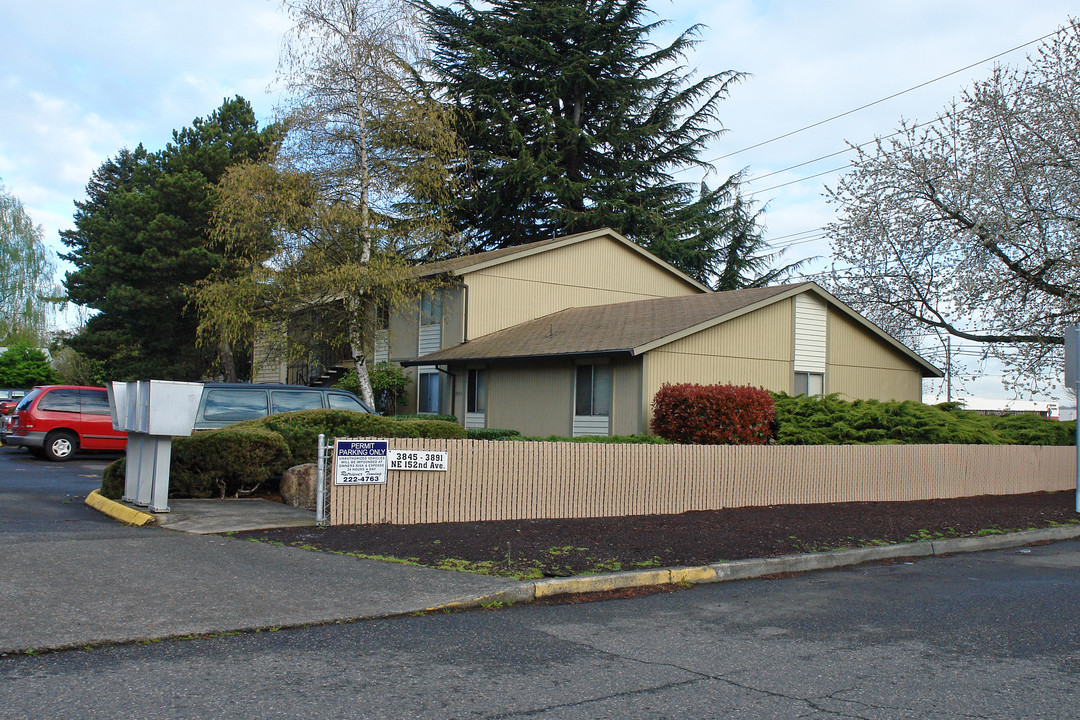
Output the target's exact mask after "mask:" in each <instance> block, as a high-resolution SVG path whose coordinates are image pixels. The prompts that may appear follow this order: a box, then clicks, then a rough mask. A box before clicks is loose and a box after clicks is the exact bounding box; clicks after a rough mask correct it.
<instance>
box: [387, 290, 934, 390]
mask: <svg viewBox="0 0 1080 720" xmlns="http://www.w3.org/2000/svg"><path fill="white" fill-rule="evenodd" d="M804 292H809V293H813V294H815V295H817V296H819V297H820V298H821V299H823V300H825V301H826V302H828V303H829V304H830V305H833V306H834V307H836V308H838V309H839V310H840V311H841V312H843V313H844V314H845V315H847V316H848V317H850V318H851V319H852V320H855V321H856V322H858V323H859V324H860V325H862V326H863V327H864V328H866V329H867V330H868V331H870V332H871V333H872V334H874V335H876V336H877V337H879V338H880V339H882V340H884V341H886V342H887V343H888V344H889V345H891V346H892V347H893V348H894V349H895V350H896V351H897V352H899V353H900V354H902V355H904V356H905V357H907V358H908V359H910V360H911V361H913V362H915V363H916V364H918V365H919V367H920V368H921V370H922V374H923V376H924V377H941V376H942V373H941V371H940V370H938V369H937V368H935V367H934V366H933V365H931V364H930V363H928V362H927V361H926V360H924V359H923V358H922V357H920V356H919V355H918V354H916V353H915V352H913V351H912V350H911V349H910V348H908V347H907V346H905V345H904V344H902V343H901V342H899V341H898V340H896V338H894V337H892V336H891V335H889V334H888V333H886V332H884V331H883V330H881V329H880V328H879V327H877V326H876V325H874V324H873V323H872V322H870V321H869V320H867V319H866V318H864V317H863V316H862V315H860V314H858V313H857V312H855V311H854V310H852V309H851V308H849V307H848V306H847V305H845V304H844V303H842V302H841V301H840V300H838V299H837V298H835V297H833V296H832V295H831V294H829V293H828V292H826V291H825V290H823V289H822V288H821V287H819V286H818V285H816V284H815V283H812V282H807V283H799V284H793V285H775V286H772V287H764V288H748V289H745V290H731V291H727V292H716V293H706V294H701V295H685V296H680V297H670V298H657V299H653V300H636V301H632V302H624V303H614V304H610V305H596V306H592V307H576V308H569V309H567V310H562V311H560V312H557V313H552V314H550V315H545V316H543V317H540V318H537V319H535V320H530V321H528V322H524V323H521V324H520V325H515V326H513V327H509V328H506V329H504V330H498V331H496V332H493V333H490V334H488V335H484V336H482V337H479V338H475V339H473V340H470V341H469V342H467V343H462V344H460V345H455V346H454V347H449V348H444V349H443V350H439V351H438V352H434V353H429V354H427V355H424V356H422V357H420V358H417V359H415V360H408V361H405V362H403V363H402V364H403V365H446V364H461V363H466V362H479V361H485V360H510V359H524V358H542V357H567V356H575V355H607V356H613V355H625V356H636V355H641V354H643V353H646V352H649V351H650V350H653V349H654V348H657V347H661V346H663V345H667V344H668V343H671V342H674V341H676V340H679V339H681V338H684V337H687V336H689V335H693V334H694V333H697V332H701V331H702V330H705V329H708V328H710V327H714V326H716V325H719V324H721V323H724V322H727V321H728V320H732V319H734V318H736V317H739V316H741V315H745V314H747V313H750V312H753V311H755V310H758V309H760V308H762V307H765V306H767V305H771V304H773V303H776V302H780V301H781V300H785V299H787V298H790V297H794V296H795V295H798V294H800V293H804Z"/></svg>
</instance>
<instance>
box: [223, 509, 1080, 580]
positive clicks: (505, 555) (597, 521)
mask: <svg viewBox="0 0 1080 720" xmlns="http://www.w3.org/2000/svg"><path fill="white" fill-rule="evenodd" d="M1077 520H1080V516H1078V515H1077V513H1076V512H1075V493H1074V492H1073V491H1065V492H1054V493H1032V494H1027V495H1009V496H989V495H988V496H981V497H970V498H960V499H954V500H923V501H915V502H879V503H837V504H821V505H776V506H769V507H753V508H731V509H727V510H709V511H697V512H687V513H682V514H680V515H643V516H631V517H613V518H585V519H574V520H514V521H496V522H470V523H436V524H427V525H351V526H337V527H330V528H310V527H309V528H282V529H275V530H260V531H250V532H242V533H236V536H237V537H248V538H255V539H261V540H267V541H271V542H281V543H284V544H286V545H296V546H301V547H310V548H314V549H318V550H330V551H336V552H345V553H357V554H361V555H367V556H392V557H396V558H405V559H410V561H412V562H416V563H419V564H421V565H428V566H431V567H449V568H458V569H460V568H461V567H462V562H461V561H464V562H465V563H469V564H471V565H473V566H474V567H473V568H472V569H478V568H476V567H475V566H476V565H480V568H479V569H481V570H483V571H485V572H489V573H492V574H499V575H515V574H516V575H520V576H527V577H538V576H543V577H564V576H570V575H578V574H581V573H586V572H611V571H616V570H632V569H638V568H648V567H668V566H696V565H705V564H708V563H714V562H719V561H722V560H740V559H744V558H755V557H772V556H776V555H785V554H789V553H795V552H812V551H817V550H825V549H831V548H838V547H858V546H861V545H866V544H870V543H871V542H906V541H915V540H930V539H938V538H941V537H965V536H970V535H975V534H978V533H979V532H980V531H982V532H985V531H987V530H1007V529H1027V528H1042V527H1049V526H1051V525H1053V524H1062V523H1069V522H1076V521H1077Z"/></svg>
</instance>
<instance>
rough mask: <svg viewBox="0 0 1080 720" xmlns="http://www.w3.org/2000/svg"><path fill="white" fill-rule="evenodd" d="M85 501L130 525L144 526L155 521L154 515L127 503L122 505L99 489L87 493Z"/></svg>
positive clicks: (101, 511) (99, 510)
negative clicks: (131, 506) (130, 506)
mask: <svg viewBox="0 0 1080 720" xmlns="http://www.w3.org/2000/svg"><path fill="white" fill-rule="evenodd" d="M85 502H86V504H87V505H89V506H90V507H92V508H94V509H95V510H97V511H98V512H100V513H104V514H106V515H108V516H109V517H111V518H114V519H116V520H119V521H120V522H123V523H127V524H128V525H139V526H142V525H147V524H149V523H152V522H154V516H153V515H151V514H149V513H144V512H140V511H138V510H135V509H133V508H129V507H128V506H127V505H121V504H120V503H118V502H116V501H115V500H110V499H109V498H107V497H105V496H104V495H102V494H101V493H99V492H98V491H97V490H94V491H93V492H92V493H90V494H89V495H87V496H86V501H85Z"/></svg>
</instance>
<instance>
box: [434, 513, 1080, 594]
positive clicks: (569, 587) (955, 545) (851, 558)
mask: <svg viewBox="0 0 1080 720" xmlns="http://www.w3.org/2000/svg"><path fill="white" fill-rule="evenodd" d="M1076 538H1080V525H1065V526H1061V527H1052V528H1044V529H1041V530H1022V531H1019V532H1012V533H1002V534H999V535H984V536H980V537H967V538H950V539H947V540H928V541H923V542H914V543H901V544H898V545H875V546H873V547H865V548H851V549H847V550H832V551H829V552H820V553H803V554H799V555H781V556H779V557H773V558H758V559H751V560H734V561H731V562H721V563H714V564H712V565H703V566H701V567H680V568H664V569H659V570H631V571H627V572H617V573H607V574H603V575H579V576H577V577H569V578H549V579H547V580H537V581H535V582H523V583H520V584H519V585H517V586H515V587H513V588H510V589H509V590H503V591H500V592H498V593H494V594H491V595H485V596H482V597H477V598H468V599H463V600H458V601H455V602H452V603H447V604H445V605H438V606H436V607H432V608H428V611H430V612H438V611H451V610H463V609H466V608H475V607H486V606H492V605H499V604H512V603H515V602H532V601H533V600H539V599H541V598H545V597H552V596H554V595H565V594H571V593H589V592H605V591H609V590H619V589H623V588H631V587H648V586H650V585H667V584H672V583H688V584H691V585H700V584H704V583H713V582H727V581H729V580H748V579H752V578H759V577H763V576H765V575H775V574H779V573H801V572H810V571H813V570H828V569H830V568H838V567H847V566H851V565H861V564H863V563H867V562H875V561H879V560H891V559H896V558H908V557H929V556H943V555H952V554H955V553H964V552H982V551H985V550H1000V549H1002V548H1010V547H1020V546H1023V545H1030V544H1032V543H1038V542H1056V541H1060V540H1073V539H1076Z"/></svg>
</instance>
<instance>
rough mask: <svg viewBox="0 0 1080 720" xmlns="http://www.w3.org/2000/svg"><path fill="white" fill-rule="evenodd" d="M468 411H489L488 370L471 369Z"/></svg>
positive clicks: (466, 409)
mask: <svg viewBox="0 0 1080 720" xmlns="http://www.w3.org/2000/svg"><path fill="white" fill-rule="evenodd" d="M465 411H466V412H471V413H486V412H487V370H470V371H469V398H468V402H467V405H466V408H465Z"/></svg>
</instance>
